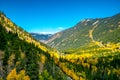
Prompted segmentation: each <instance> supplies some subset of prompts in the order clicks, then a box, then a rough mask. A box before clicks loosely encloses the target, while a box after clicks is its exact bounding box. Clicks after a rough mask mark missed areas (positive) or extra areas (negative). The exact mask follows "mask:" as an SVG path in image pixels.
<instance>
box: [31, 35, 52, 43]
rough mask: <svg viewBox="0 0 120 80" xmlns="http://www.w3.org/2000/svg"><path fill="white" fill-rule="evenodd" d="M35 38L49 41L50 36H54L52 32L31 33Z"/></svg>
mask: <svg viewBox="0 0 120 80" xmlns="http://www.w3.org/2000/svg"><path fill="white" fill-rule="evenodd" d="M30 34H31V35H32V36H33V37H34V38H35V39H37V40H39V41H41V42H44V43H45V41H47V40H48V39H49V38H50V37H52V34H39V33H30Z"/></svg>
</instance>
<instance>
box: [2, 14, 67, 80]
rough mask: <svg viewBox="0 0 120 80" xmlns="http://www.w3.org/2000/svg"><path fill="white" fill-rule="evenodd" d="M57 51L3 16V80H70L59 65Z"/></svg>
mask: <svg viewBox="0 0 120 80" xmlns="http://www.w3.org/2000/svg"><path fill="white" fill-rule="evenodd" d="M54 59H58V55H57V52H56V50H54V49H52V48H50V47H48V46H46V45H45V44H43V43H40V42H39V41H37V40H35V39H34V38H32V37H31V36H30V34H28V33H27V32H25V31H24V30H23V29H21V28H19V27H18V26H17V25H16V24H14V23H12V21H11V20H10V19H8V18H7V17H6V16H5V15H4V14H3V13H0V79H1V78H2V79H4V80H6V79H7V80H47V79H49V80H58V79H60V80H62V79H65V80H66V79H67V75H66V74H64V73H63V72H62V71H61V69H60V68H59V67H58V66H57V65H56V63H55V60H54Z"/></svg>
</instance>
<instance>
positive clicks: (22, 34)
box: [0, 12, 120, 80]
mask: <svg viewBox="0 0 120 80" xmlns="http://www.w3.org/2000/svg"><path fill="white" fill-rule="evenodd" d="M119 25H120V14H117V15H115V16H112V17H108V18H103V19H85V20H83V21H81V22H79V23H78V24H76V25H75V26H74V27H71V28H70V29H67V30H64V31H61V32H58V33H56V34H55V35H53V36H52V37H51V38H50V39H49V40H48V41H47V45H46V44H44V43H42V42H39V40H37V39H35V38H33V37H32V36H31V35H30V34H29V33H28V32H26V31H24V30H23V29H22V28H20V27H18V26H17V25H16V24H15V23H13V22H12V21H11V20H10V19H9V18H7V17H6V16H5V14H4V13H2V12H1V13H0V80H120V35H119V34H120V27H119Z"/></svg>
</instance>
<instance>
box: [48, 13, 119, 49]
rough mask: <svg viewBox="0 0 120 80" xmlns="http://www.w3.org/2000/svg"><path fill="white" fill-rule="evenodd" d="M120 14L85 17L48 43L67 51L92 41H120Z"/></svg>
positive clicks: (57, 34)
mask: <svg viewBox="0 0 120 80" xmlns="http://www.w3.org/2000/svg"><path fill="white" fill-rule="evenodd" d="M119 33H120V14H117V15H115V16H112V17H107V18H98V19H85V20H82V21H81V22H79V23H78V24H76V25H75V26H74V27H72V28H70V29H67V30H64V31H62V32H59V33H56V34H55V35H54V36H53V37H52V38H51V39H49V40H48V41H47V44H48V45H50V46H52V47H54V48H57V49H58V50H59V51H66V50H71V49H76V48H79V47H81V46H83V45H87V44H88V43H90V42H93V41H96V42H102V43H105V44H106V43H118V42H120V35H119Z"/></svg>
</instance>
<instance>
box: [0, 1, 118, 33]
mask: <svg viewBox="0 0 120 80" xmlns="http://www.w3.org/2000/svg"><path fill="white" fill-rule="evenodd" d="M0 11H3V12H4V13H5V14H6V16H7V17H8V18H10V19H11V20H12V21H13V22H14V23H16V24H17V25H18V26H20V27H22V28H23V29H24V30H26V31H28V32H37V33H56V32H58V31H61V30H64V29H67V28H70V27H73V26H74V25H76V24H77V23H78V22H79V21H80V20H83V19H86V18H104V17H108V16H113V15H115V14H117V13H119V12H120V0H0Z"/></svg>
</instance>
